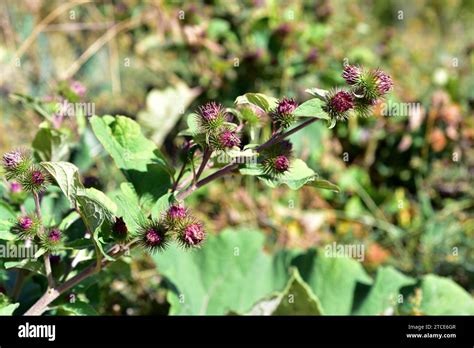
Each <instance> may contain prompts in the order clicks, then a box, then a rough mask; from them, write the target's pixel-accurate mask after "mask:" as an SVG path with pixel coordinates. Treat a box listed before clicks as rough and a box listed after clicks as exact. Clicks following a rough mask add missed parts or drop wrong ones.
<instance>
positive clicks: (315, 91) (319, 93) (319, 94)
mask: <svg viewBox="0 0 474 348" xmlns="http://www.w3.org/2000/svg"><path fill="white" fill-rule="evenodd" d="M305 92H306V93H309V94H311V95H312V96H314V97H316V98H318V99H320V100H323V101H324V98H325V97H326V94H328V91H327V90H325V89H321V88H316V87H315V88H308V89H306V90H305Z"/></svg>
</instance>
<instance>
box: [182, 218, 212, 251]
mask: <svg viewBox="0 0 474 348" xmlns="http://www.w3.org/2000/svg"><path fill="white" fill-rule="evenodd" d="M205 237H206V234H205V232H204V228H203V226H202V224H201V223H199V222H191V223H190V224H188V225H186V226H184V227H183V228H182V229H181V231H180V232H179V235H178V240H179V242H180V243H181V245H182V246H183V247H185V248H192V247H198V246H199V245H201V243H202V242H203V241H204V239H205Z"/></svg>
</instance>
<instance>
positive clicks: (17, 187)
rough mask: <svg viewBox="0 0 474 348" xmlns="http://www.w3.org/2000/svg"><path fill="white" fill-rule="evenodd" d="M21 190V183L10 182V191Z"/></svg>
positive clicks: (16, 191)
mask: <svg viewBox="0 0 474 348" xmlns="http://www.w3.org/2000/svg"><path fill="white" fill-rule="evenodd" d="M21 190H22V189H21V184H20V183H18V182H12V183H11V184H10V191H11V192H12V193H18V192H21Z"/></svg>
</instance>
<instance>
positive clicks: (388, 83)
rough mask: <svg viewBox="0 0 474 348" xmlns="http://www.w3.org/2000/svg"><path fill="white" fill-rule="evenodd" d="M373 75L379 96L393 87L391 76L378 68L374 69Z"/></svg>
mask: <svg viewBox="0 0 474 348" xmlns="http://www.w3.org/2000/svg"><path fill="white" fill-rule="evenodd" d="M373 75H374V78H375V84H376V86H377V91H378V93H379V95H380V97H381V96H384V95H385V94H386V93H387V92H389V91H390V90H391V89H392V87H393V82H392V78H391V77H390V76H389V75H387V74H386V73H384V72H383V71H382V70H380V69H377V70H375V72H374V73H373Z"/></svg>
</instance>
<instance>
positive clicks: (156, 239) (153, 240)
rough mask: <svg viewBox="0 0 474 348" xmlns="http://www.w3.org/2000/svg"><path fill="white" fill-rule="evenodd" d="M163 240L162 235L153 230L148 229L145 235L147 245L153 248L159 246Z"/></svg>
mask: <svg viewBox="0 0 474 348" xmlns="http://www.w3.org/2000/svg"><path fill="white" fill-rule="evenodd" d="M162 240H163V239H162V238H161V236H160V234H159V233H158V232H157V231H155V230H154V229H152V228H150V229H148V230H147V231H146V233H145V243H146V244H147V245H149V246H151V247H154V246H157V245H159V244H160V243H161V242H162Z"/></svg>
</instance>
